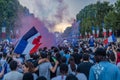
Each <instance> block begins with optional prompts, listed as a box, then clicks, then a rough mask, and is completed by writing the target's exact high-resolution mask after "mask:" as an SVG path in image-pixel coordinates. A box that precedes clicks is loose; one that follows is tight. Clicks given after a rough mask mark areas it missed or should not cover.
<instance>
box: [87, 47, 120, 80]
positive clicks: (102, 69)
mask: <svg viewBox="0 0 120 80" xmlns="http://www.w3.org/2000/svg"><path fill="white" fill-rule="evenodd" d="M95 56H97V58H98V63H97V64H95V65H94V66H92V67H91V69H90V74H89V80H120V71H119V69H118V67H117V66H116V65H115V64H112V63H110V62H109V61H108V60H107V59H106V50H105V49H103V48H98V49H97V50H96V51H95Z"/></svg>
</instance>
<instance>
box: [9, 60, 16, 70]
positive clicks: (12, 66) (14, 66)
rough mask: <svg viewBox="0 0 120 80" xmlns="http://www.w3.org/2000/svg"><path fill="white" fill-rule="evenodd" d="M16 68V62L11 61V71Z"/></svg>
mask: <svg viewBox="0 0 120 80" xmlns="http://www.w3.org/2000/svg"><path fill="white" fill-rule="evenodd" d="M17 66H18V63H17V62H16V61H14V60H13V61H11V62H10V69H11V70H12V71H14V70H16V69H17Z"/></svg>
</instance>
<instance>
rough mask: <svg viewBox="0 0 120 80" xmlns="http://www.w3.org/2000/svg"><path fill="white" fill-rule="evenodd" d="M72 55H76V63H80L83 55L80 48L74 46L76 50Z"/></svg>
mask: <svg viewBox="0 0 120 80" xmlns="http://www.w3.org/2000/svg"><path fill="white" fill-rule="evenodd" d="M71 56H73V57H74V60H75V63H76V64H77V65H78V64H79V63H80V61H81V58H82V55H81V54H79V53H78V48H74V52H73V54H72V55H71Z"/></svg>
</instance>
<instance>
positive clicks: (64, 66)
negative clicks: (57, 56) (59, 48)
mask: <svg viewBox="0 0 120 80" xmlns="http://www.w3.org/2000/svg"><path fill="white" fill-rule="evenodd" d="M67 72H68V65H67V64H65V63H62V64H61V65H60V73H61V74H66V73H67Z"/></svg>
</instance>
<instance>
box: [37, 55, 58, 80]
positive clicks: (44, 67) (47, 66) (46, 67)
mask: <svg viewBox="0 0 120 80" xmlns="http://www.w3.org/2000/svg"><path fill="white" fill-rule="evenodd" d="M40 57H41V59H46V58H47V53H40ZM58 64H59V63H58V61H57V60H56V62H55V66H54V67H53V66H52V65H51V63H50V62H49V61H44V62H42V63H40V64H39V65H38V67H37V68H36V69H35V70H39V76H44V77H45V78H47V80H50V71H51V72H53V73H54V72H55V71H56V69H57V66H58Z"/></svg>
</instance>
